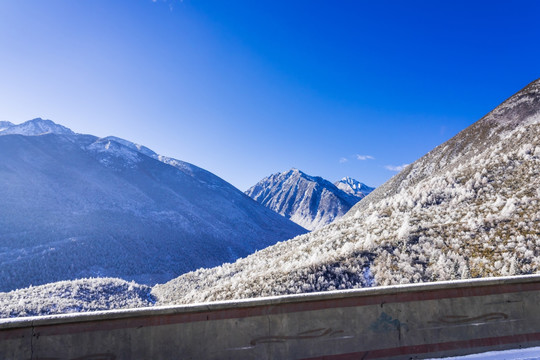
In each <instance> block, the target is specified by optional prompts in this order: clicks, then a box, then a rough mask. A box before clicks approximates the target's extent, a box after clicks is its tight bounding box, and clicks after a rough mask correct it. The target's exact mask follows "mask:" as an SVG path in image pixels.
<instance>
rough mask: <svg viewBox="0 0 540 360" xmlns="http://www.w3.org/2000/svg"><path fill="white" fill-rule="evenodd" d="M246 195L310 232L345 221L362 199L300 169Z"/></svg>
mask: <svg viewBox="0 0 540 360" xmlns="http://www.w3.org/2000/svg"><path fill="white" fill-rule="evenodd" d="M246 194H247V195H248V196H250V197H251V198H253V199H254V200H256V201H258V202H259V203H261V204H262V205H264V206H266V207H267V208H269V209H272V210H273V211H275V212H277V213H278V214H280V215H283V216H285V217H286V218H288V219H291V220H292V221H294V222H295V223H297V224H299V225H301V226H303V227H304V228H306V229H308V230H314V229H318V228H321V227H323V226H325V225H328V224H329V223H331V222H332V221H334V220H335V219H338V218H340V217H342V216H343V215H345V213H346V212H347V211H349V209H350V208H351V207H352V206H353V205H354V204H356V203H357V202H358V201H359V200H360V199H361V198H360V197H357V196H355V195H351V194H348V193H346V192H344V191H342V190H340V189H338V188H337V187H336V186H335V185H334V184H332V183H331V182H329V181H327V180H325V179H323V178H321V177H315V176H309V175H307V174H305V173H303V172H302V171H300V170H298V169H291V170H289V171H285V172H283V173H277V174H273V175H270V176H268V177H266V178H264V179H262V180H261V181H259V182H258V183H257V184H256V185H255V186H252V187H251V188H249V189H248V190H247V191H246Z"/></svg>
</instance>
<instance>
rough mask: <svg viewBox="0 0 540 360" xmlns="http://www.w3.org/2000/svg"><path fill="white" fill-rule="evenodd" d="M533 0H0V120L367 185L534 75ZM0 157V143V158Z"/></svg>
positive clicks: (539, 8)
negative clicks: (45, 122)
mask: <svg viewBox="0 0 540 360" xmlns="http://www.w3.org/2000/svg"><path fill="white" fill-rule="evenodd" d="M539 18H540V1H536V0H531V1H520V0H516V1H470V0H469V1H427V0H426V1H402V0H400V1H369V2H368V1H361V0H341V1H340V0H336V1H319V0H305V1H296V0H272V1H263V0H261V1H253V0H245V1H234V0H232V1H226V0H197V1H196V0H184V1H182V2H181V1H178V0H176V1H168V0H155V1H153V0H76V1H74V0H0V49H1V50H0V51H1V52H0V99H2V100H1V101H2V103H1V104H2V106H1V107H0V120H7V121H11V122H14V123H20V122H23V121H26V120H29V119H32V118H35V117H42V118H48V119H51V120H53V121H55V122H57V123H60V124H62V125H65V126H67V127H69V128H71V129H72V130H74V131H76V132H81V133H89V134H93V135H97V136H107V135H115V136H119V137H122V138H125V139H128V140H131V141H134V142H137V143H140V144H143V145H145V146H148V147H149V148H151V149H153V150H154V151H156V152H158V153H160V154H163V155H167V156H171V157H175V158H178V159H180V160H184V161H188V162H191V163H193V164H195V165H198V166H200V167H203V168H205V169H207V170H209V171H211V172H213V173H215V174H216V175H218V176H220V177H222V178H224V179H225V180H227V181H229V182H231V183H232V184H233V185H235V186H237V187H238V188H239V189H241V190H246V189H247V188H248V187H250V186H251V185H253V184H255V183H256V182H257V181H258V180H260V179H261V178H263V177H265V176H267V175H269V174H271V173H275V172H281V171H285V170H288V169H289V168H291V167H296V168H299V169H301V170H303V171H304V172H307V173H308V174H311V175H319V176H323V177H324V178H327V179H328V180H331V181H335V180H338V179H340V178H342V177H344V176H351V177H354V178H356V179H358V180H360V181H362V182H364V183H366V184H368V185H371V186H378V185H381V184H382V183H383V182H384V181H386V180H387V179H389V178H390V177H391V176H392V175H394V174H395V171H396V170H398V169H399V166H400V165H402V164H406V163H410V162H412V161H414V160H416V159H417V158H419V157H420V156H422V155H423V154H425V153H426V152H428V151H429V150H431V149H432V148H433V147H435V146H437V145H438V144H440V143H442V142H444V141H446V140H447V139H449V138H450V137H452V136H453V135H455V134H456V133H457V132H459V131H460V130H462V129H464V128H465V127H467V126H468V125H470V124H472V123H473V122H475V121H476V120H478V119H479V118H481V117H482V116H483V115H485V114H486V113H487V112H489V111H490V110H492V109H493V108H494V107H495V106H497V105H498V104H499V103H500V102H502V101H503V100H504V99H506V98H507V97H509V96H510V95H512V94H513V93H515V92H516V91H518V90H520V89H521V88H523V87H524V86H526V85H527V84H528V83H529V82H531V81H533V80H535V79H536V78H538V77H540V71H539V69H540V46H539V44H540V27H539V26H538V19H539ZM0 156H1V154H0Z"/></svg>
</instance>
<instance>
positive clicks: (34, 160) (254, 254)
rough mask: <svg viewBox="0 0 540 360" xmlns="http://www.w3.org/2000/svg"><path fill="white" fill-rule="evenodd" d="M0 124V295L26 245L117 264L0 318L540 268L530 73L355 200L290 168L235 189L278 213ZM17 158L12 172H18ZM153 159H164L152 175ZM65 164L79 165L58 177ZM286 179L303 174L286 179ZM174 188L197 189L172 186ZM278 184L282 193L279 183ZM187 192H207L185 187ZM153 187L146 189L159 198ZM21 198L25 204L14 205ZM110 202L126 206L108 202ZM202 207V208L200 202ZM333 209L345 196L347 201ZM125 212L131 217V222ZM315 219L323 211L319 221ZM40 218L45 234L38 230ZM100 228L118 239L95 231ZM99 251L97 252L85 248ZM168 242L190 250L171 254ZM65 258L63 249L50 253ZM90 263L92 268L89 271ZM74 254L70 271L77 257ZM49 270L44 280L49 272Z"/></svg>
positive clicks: (209, 179)
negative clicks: (134, 277)
mask: <svg viewBox="0 0 540 360" xmlns="http://www.w3.org/2000/svg"><path fill="white" fill-rule="evenodd" d="M36 123H37V122H36ZM47 124H48V126H51V127H53V124H50V123H47ZM25 126H27V127H30V126H31V125H25ZM32 126H34V125H32ZM36 126H37V125H36ZM43 126H44V125H43ZM54 126H57V125H56V124H54ZM1 127H3V128H4V129H5V130H2V131H1V132H0V134H2V133H4V134H5V136H0V147H1V148H0V150H1V152H0V153H1V154H3V155H2V163H0V171H1V172H2V179H6V180H4V182H3V183H2V185H0V191H1V193H0V195H1V197H2V199H6V200H5V202H4V203H3V205H2V206H3V208H2V217H1V219H2V220H1V221H2V222H3V223H2V224H0V225H1V228H2V229H7V228H10V229H13V230H12V231H10V232H5V233H3V234H2V236H1V237H0V239H1V241H2V243H1V245H0V246H1V248H0V249H1V252H0V261H1V268H0V269H1V274H0V275H1V276H2V284H9V285H6V286H4V288H3V290H4V291H7V290H12V289H14V288H16V287H19V286H20V285H18V284H19V283H17V282H16V281H13V280H10V279H11V278H12V277H13V278H16V277H17V276H20V274H21V273H23V272H24V271H27V270H26V269H28V268H31V267H32V266H34V265H35V264H36V262H35V260H30V259H31V257H30V256H37V259H53V258H54V259H55V260H54V261H50V263H47V264H44V265H43V267H42V269H43V271H48V272H51V273H52V274H62V273H65V272H66V271H68V270H69V269H70V268H71V266H73V268H74V270H73V272H72V274H73V276H74V277H78V276H81V277H85V276H96V275H100V273H99V271H102V272H105V270H110V269H109V268H108V267H105V265H104V264H105V263H104V262H103V263H101V262H99V261H101V260H100V259H101V257H104V259H109V258H112V257H115V258H116V259H118V262H119V263H121V264H123V265H122V267H121V268H120V269H119V271H118V272H117V273H116V274H112V275H105V276H113V277H114V278H110V277H109V278H92V279H83V280H69V281H62V282H54V283H49V284H45V282H47V281H46V280H45V279H46V278H45V277H42V278H40V279H42V280H41V283H42V284H43V285H40V286H34V287H32V288H25V289H20V290H14V291H9V292H4V293H0V303H1V304H2V306H0V308H1V309H2V316H3V317H11V316H26V315H42V314H51V313H61V312H70V311H91V310H101V309H111V308H124V307H138V306H149V305H156V304H157V305H172V304H188V303H194V302H208V301H217V300H229V299H241V298H251V297H259V296H270V295H286V294H297V293H306V292H315V291H327V290H335V289H352V288H360V287H368V286H380V285H391V284H403V283H417V282H429V281H439V280H452V279H466V278H472V277H490V276H500V275H522V274H531V273H537V272H538V271H539V270H540V236H539V234H540V190H539V189H540V176H539V175H540V80H536V81H534V82H532V83H531V84H529V85H528V86H526V87H525V88H524V89H522V90H521V91H519V92H518V93H516V94H515V95H513V96H511V97H510V98H509V99H507V100H506V101H505V102H503V103H502V104H501V105H500V106H498V107H497V108H495V109H494V110H492V111H491V112H489V113H488V114H487V115H486V116H484V117H483V118H482V119H480V120H478V121H477V122H475V123H474V124H472V125H471V126H470V127H468V128H466V129H464V130H463V131H462V132H460V133H459V134H458V135H456V136H455V137H453V138H452V139H450V140H449V141H447V142H445V143H443V144H441V145H439V146H438V147H436V148H435V149H433V150H432V151H430V152H429V153H427V154H426V155H425V156H423V157H421V158H420V159H418V160H417V161H415V162H414V163H412V164H410V165H409V166H407V167H406V168H405V169H404V170H403V171H402V172H400V173H399V174H397V175H396V176H394V177H393V178H392V179H390V180H389V181H388V182H386V183H385V184H383V185H382V186H380V187H378V188H377V189H375V190H373V191H371V192H370V193H369V194H368V195H367V196H365V197H362V199H359V200H357V201H353V199H352V197H353V196H355V195H354V194H351V193H347V192H345V191H343V190H340V186H341V185H340V184H338V185H337V186H336V185H335V184H331V183H329V184H327V182H325V180H323V179H320V178H316V177H312V176H309V175H306V174H304V173H302V172H301V171H299V170H296V169H293V170H291V171H289V172H285V173H280V174H274V175H271V176H270V177H269V178H267V179H264V180H263V181H262V182H260V183H259V184H257V185H255V186H254V187H253V188H251V189H250V190H249V191H248V194H249V196H251V197H253V198H254V199H256V200H257V201H259V202H260V203H261V204H265V205H266V206H269V204H270V206H269V207H270V208H272V207H274V210H275V211H277V212H280V213H283V214H282V215H283V216H282V215H279V214H276V213H275V212H273V211H271V210H270V209H268V208H266V207H265V206H263V205H261V204H259V203H257V202H256V201H253V200H252V199H250V198H249V197H248V196H247V195H245V194H242V193H240V192H239V191H237V190H236V189H234V188H233V187H232V186H230V185H228V184H226V183H224V182H222V181H220V180H221V179H219V178H217V177H215V176H213V175H212V174H210V173H208V172H205V170H202V169H200V168H197V167H195V166H193V165H190V164H187V163H182V162H180V161H178V160H173V159H167V158H162V157H160V156H158V155H155V154H153V153H152V152H151V151H150V150H148V149H146V148H143V147H138V146H137V145H135V144H131V143H122V141H117V140H114V139H107V138H105V139H97V138H95V137H91V136H87V135H76V134H69V133H66V134H44V135H39V136H33V137H32V136H26V135H22V134H20V133H19V134H17V132H16V131H15V130H10V129H13V128H14V127H16V126H15V125H12V124H9V123H7V124H5V123H2V126H1ZM5 131H7V132H10V134H9V135H8V134H7V133H5ZM25 131H26V130H25ZM59 131H60V130H58V132H59ZM62 131H67V130H62ZM21 132H22V130H21ZM51 132H52V131H51ZM51 149H54V150H51ZM4 154H7V155H4ZM61 156H68V160H69V161H68V163H69V166H68V165H66V164H65V163H61V164H60V163H58V159H59V157H61ZM126 159H127V160H126ZM20 163H22V164H23V165H24V166H23V169H24V171H22V170H21V171H22V172H21V173H17V171H16V170H17V169H16V168H17V166H19V165H18V164H20ZM81 164H84V169H88V168H89V169H92V170H91V171H92V178H91V179H92V181H87V180H85V179H88V175H87V174H86V173H84V174H83V173H82V168H81V167H77V166H79V165H81ZM171 164H176V165H171ZM164 165H167V166H168V167H167V170H163V169H164V168H162V166H164ZM81 166H82V165H81ZM51 167H54V171H50V169H51ZM73 168H76V169H78V170H77V171H75V172H73V171H72V169H73ZM36 174H39V177H36V176H38V175H36ZM141 174H144V176H143V175H141ZM138 175H140V176H142V178H139V177H137V176H138ZM132 179H135V180H132ZM178 179H182V181H180V180H178ZM290 179H296V184H303V185H302V186H300V185H298V186H297V185H294V182H293V181H292V180H290ZM150 180H152V181H150ZM299 180H301V181H299ZM85 181H86V182H85ZM154 181H155V182H154ZM287 181H290V186H289V183H287ZM96 183H97V184H100V185H99V186H96V185H95V184H96ZM13 184H19V185H17V186H14V185H13ZM21 184H22V185H21ZM112 184H119V185H120V186H122V187H126V189H127V191H128V193H127V194H128V195H125V197H124V195H122V196H121V197H120V195H118V194H114V193H113V192H110V191H108V190H107V189H108V186H112ZM185 184H187V185H185ZM264 184H273V185H272V186H266V185H264ZM274 185H275V186H274ZM323 185H324V186H323ZM186 186H187V188H189V189H193V190H195V189H196V190H197V191H189V192H183V191H184V190H183V189H185V187H186ZM278 188H281V189H282V190H283V189H285V191H282V193H280V192H279V191H277V190H276V189H278ZM323 188H324V190H323ZM63 189H68V191H67V192H63V191H64V190H63ZM83 189H89V190H88V192H87V196H86V197H85V198H81V197H80V196H79V195H78V194H79V191H83ZM202 189H204V191H208V195H200V196H199V192H200V191H202ZM286 189H289V191H287V190H286ZM318 189H319V190H320V191H319V190H318ZM328 189H332V190H331V191H330V190H328ZM335 189H338V190H340V191H342V192H343V193H344V194H346V195H348V196H350V197H347V196H344V195H343V194H342V193H340V192H337V191H335ZM154 190H156V191H157V190H159V191H158V192H157V194H159V195H155V194H156V193H155V192H154ZM293 190H294V191H293ZM302 192H303V193H310V194H312V195H313V196H312V199H316V200H314V201H313V202H310V201H307V202H306V203H305V204H303V203H302V200H301V199H300V200H299V198H298V194H301V193H302ZM175 194H176V195H175ZM205 194H206V193H205ZM283 194H287V195H283ZM172 195H174V196H172ZM23 196H27V198H28V199H35V201H34V200H33V201H30V200H29V201H26V202H21V203H19V202H20V199H21V197H23ZM331 196H335V197H341V199H342V201H343V202H342V205H340V206H341V207H340V206H336V207H335V209H337V210H332V211H330V210H329V207H324V209H325V211H324V215H325V216H326V218H325V216H323V212H322V211H320V212H318V211H312V212H310V210H313V209H316V207H314V206H311V204H313V203H316V202H319V203H320V204H326V203H327V202H328V200H327V199H329V198H330V197H331ZM230 198H234V199H236V200H237V201H236V205H235V206H234V207H233V206H232V205H231V204H230V203H229V202H228V200H229V199H230ZM45 199H48V201H50V202H51V203H48V202H45ZM51 199H52V200H51ZM216 199H219V201H218V203H219V204H220V207H219V209H220V210H219V211H216V212H213V211H210V210H209V209H208V204H210V203H214V202H215V201H216ZM83 200H84V201H83ZM120 201H122V204H123V203H124V202H125V203H127V204H129V206H121V207H120V206H119V205H118V204H119V203H120ZM43 202H45V203H43ZM201 203H202V204H206V206H202V207H201ZM36 204H37V205H36ZM66 204H68V205H66ZM291 204H292V205H291ZM45 205H46V206H45ZM345 205H347V206H349V205H350V209H348V211H347V210H345V209H346V206H345ZM180 207H181V208H186V209H191V210H192V211H191V212H190V214H191V215H190V216H187V215H186V216H184V215H181V214H178V213H177V212H175V210H174V209H177V208H180ZM317 209H318V208H317ZM340 209H341V210H340ZM65 210H69V211H68V214H69V216H68V217H67V218H64V217H63V216H62V214H63V213H62V211H65ZM289 210H291V211H289ZM292 210H295V211H292ZM340 211H341V212H340ZM201 213H202V215H201ZM253 214H257V215H256V216H254V215H253ZM296 214H299V215H296ZM93 216H95V218H96V219H98V223H100V224H102V225H103V227H104V229H103V232H101V233H100V236H98V237H92V235H91V233H90V232H85V231H86V230H85V228H84V227H83V228H81V229H79V226H80V225H81V224H82V225H88V224H89V219H91V218H92V217H93ZM131 217H134V218H136V219H137V221H134V222H130V221H129V219H131ZM287 217H289V218H290V219H291V220H296V221H298V223H301V221H305V220H306V219H308V220H310V221H309V222H308V221H306V222H304V223H303V224H304V226H305V227H306V228H309V227H311V228H313V229H314V230H313V231H311V232H306V230H305V229H304V228H302V227H300V226H299V225H297V224H294V223H293V222H292V221H290V220H288V219H287ZM332 217H333V218H332ZM330 218H332V219H331V222H329V223H328V224H324V222H325V221H326V219H330ZM110 219H115V220H111V222H109V220H110ZM216 219H218V220H219V224H220V225H219V226H217V225H215V224H216V222H215V220H216ZM302 219H304V220H302ZM193 221H194V222H195V223H196V224H198V226H197V227H196V228H197V231H196V232H194V230H190V229H192V228H191V227H190V224H192V223H193ZM74 224H76V225H77V226H75V225H74ZM137 224H138V225H137ZM156 224H159V226H157V225H156ZM48 225H50V226H51V228H50V230H48V231H45V232H42V231H41V230H37V229H46V228H47V226H48ZM28 229H30V230H28ZM164 229H165V230H164ZM179 229H182V231H183V233H182V234H185V235H182V236H181V237H178V238H175V239H176V240H175V241H168V242H166V243H165V244H160V243H158V242H157V241H158V240H159V239H162V238H163V236H161V235H160V236H156V237H155V238H152V239H153V240H151V241H149V240H148V239H150V236H151V234H152V233H154V232H158V231H161V232H163V231H171V232H173V233H174V232H176V231H178V230H179ZM113 230H115V231H117V232H118V233H119V234H121V235H122V236H124V237H120V236H119V237H118V238H114V237H112V236H110V235H109V234H110V233H111V232H112V231H113ZM42 233H43V234H42ZM58 233H61V234H63V237H62V239H58V238H55V237H54V234H58ZM203 234H204V235H205V236H206V235H208V237H209V238H210V239H213V240H215V241H214V242H212V244H211V245H210V241H206V240H205V241H203V242H202V243H203V244H206V245H208V247H207V248H204V250H201V248H200V247H199V245H200V244H198V243H196V242H195V240H194V239H195V237H194V236H195V235H197V236H199V235H200V236H202V235H203ZM239 234H242V235H239ZM259 234H264V236H263V235H259ZM38 235H43V236H42V237H41V238H40V237H39V236H38ZM201 238H202V237H199V239H201ZM40 239H46V240H45V241H44V240H40ZM73 239H74V240H73ZM122 239H129V240H128V241H125V242H124V241H123V240H122ZM178 239H180V240H178ZM262 240H264V241H262ZM81 243H82V244H86V245H85V247H82V249H84V250H77V249H81V248H79V247H78V244H81ZM179 243H180V244H181V245H178V244H179ZM92 244H98V245H96V246H93V245H92ZM216 244H217V245H216ZM245 244H248V245H249V246H247V245H246V246H244V245H245ZM106 246H109V247H106ZM216 246H218V247H219V248H218V250H216ZM104 247H106V248H105V249H106V250H103V251H102V250H100V249H102V248H104ZM163 247H165V249H166V251H163ZM53 248H54V249H59V250H62V251H63V255H59V256H57V257H54V256H52V255H50V254H53V253H54V252H55V251H58V250H54V251H53V250H51V249H53ZM181 250H184V251H185V253H188V254H190V255H194V259H193V260H185V261H179V260H173V259H172V258H170V255H171V254H172V253H174V252H175V251H181ZM122 251H123V253H122ZM108 252H110V253H108ZM208 252H210V253H209V254H208ZM70 253H73V254H70ZM222 253H228V254H230V257H229V259H228V260H227V259H226V260H223V262H225V263H220V264H218V261H220V260H219V259H218V256H217V254H222ZM118 254H129V255H126V256H125V257H124V255H118ZM39 256H42V257H41V258H40V257H39ZM85 256H88V257H89V258H90V259H91V260H86V258H85ZM131 256H134V257H135V259H134V260H131ZM167 256H169V257H167ZM66 257H67V259H69V260H68V261H67V262H64V260H65V258H66ZM238 257H240V258H238ZM200 258H203V259H204V261H200ZM237 258H238V259H237ZM96 261H98V264H100V265H98V267H97V268H95V267H94V266H95V262H96ZM79 263H83V264H84V266H81V267H78V264H79ZM186 263H187V264H189V266H187V265H186ZM148 264H150V265H148ZM153 264H156V265H153ZM107 266H109V265H107ZM202 267H204V268H202ZM179 268H181V269H182V270H175V271H176V274H178V273H179V272H182V274H180V276H176V274H174V275H173V276H170V277H169V279H168V280H167V281H162V282H161V283H159V284H157V285H154V286H147V285H140V284H139V283H138V282H136V281H133V282H129V281H126V280H125V279H124V280H120V279H117V278H118V277H122V276H121V275H125V274H135V273H136V272H137V271H138V270H137V269H142V270H140V274H139V275H140V276H141V277H142V278H144V276H146V275H148V274H149V273H151V272H152V271H153V270H154V269H160V271H163V272H167V271H173V270H172V269H179ZM34 269H37V267H34ZM51 269H54V270H51ZM93 269H94V270H93ZM96 269H97V270H96ZM18 271H19V272H18ZM92 271H94V272H92ZM117 274H118V275H117ZM55 276H57V275H55ZM36 277H37V278H39V270H35V272H32V274H31V275H30V278H31V279H34V278H36ZM57 278H58V276H57ZM50 279H52V280H51V281H49V282H52V281H55V280H54V276H53V277H50ZM36 284H37V283H36ZM36 284H34V285H36ZM147 284H150V285H153V284H151V283H149V282H147ZM44 299H48V301H45V300H44Z"/></svg>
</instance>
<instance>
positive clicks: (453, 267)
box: [153, 79, 540, 304]
mask: <svg viewBox="0 0 540 360" xmlns="http://www.w3.org/2000/svg"><path fill="white" fill-rule="evenodd" d="M539 189H540V79H539V80H536V81H534V82H533V83H531V84H529V85H528V86H527V87H525V88H524V89H523V90H521V91H519V92H518V93H517V94H515V95H514V96H512V97H510V98H509V99H508V100H506V101H505V102H503V103H502V104H501V105H500V106H498V107H497V108H496V109H495V110H493V111H491V112H490V113H489V114H487V115H486V116H485V117H483V118H482V119H480V120H479V121H477V122H476V123H474V124H473V125H471V126H470V127H468V128H467V129H465V130H463V131H462V132H460V133H459V134H458V135H456V136H455V137H454V138H452V139H450V140H449V141H447V142H445V143H444V144H442V145H440V146H438V147H437V148H435V149H434V150H432V151H431V152H429V153H428V154H427V155H425V156H424V157H422V158H420V159H419V160H417V161H416V162H414V163H413V164H411V165H409V166H407V167H406V168H405V169H404V170H403V171H402V172H401V173H399V174H398V175H396V176H394V177H393V178H392V179H391V180H389V181H388V182H387V183H385V184H384V185H383V186H381V187H379V188H377V189H376V190H374V191H373V192H372V193H371V194H370V195H369V196H367V197H366V198H365V199H364V200H362V201H360V202H359V203H357V204H356V205H355V206H354V207H353V208H352V209H351V210H350V211H349V212H348V213H347V214H346V215H345V216H344V217H343V218H341V219H340V220H337V221H335V222H334V223H332V224H330V225H328V226H326V227H324V228H322V229H319V230H317V231H313V232H311V233H309V234H306V235H302V236H298V237H296V238H295V239H291V240H289V241H286V242H282V243H279V244H276V245H274V246H271V247H269V248H267V249H264V250H262V251H259V252H257V253H256V254H253V255H251V256H248V257H247V258H244V259H240V260H238V261H236V262H235V263H233V264H225V265H223V266H221V267H218V268H213V269H201V270H198V271H195V272H192V273H188V274H185V275H183V276H181V277H179V278H177V279H174V280H172V281H170V282H169V283H167V284H164V285H159V286H156V287H155V288H154V290H153V293H154V294H155V295H156V296H157V297H158V299H159V303H161V304H172V303H189V302H199V301H213V300H222V299H231V298H246V297H257V296H268V295H279V294H291V293H301V292H312V291H323V290H332V289H348V288H357V287H364V286H376V285H389V284H399V283H412V282H426V281H436V280H451V279H459V278H469V277H488V276H499V275H519V274H529V273H536V272H538V271H540V237H539V234H540V190H539Z"/></svg>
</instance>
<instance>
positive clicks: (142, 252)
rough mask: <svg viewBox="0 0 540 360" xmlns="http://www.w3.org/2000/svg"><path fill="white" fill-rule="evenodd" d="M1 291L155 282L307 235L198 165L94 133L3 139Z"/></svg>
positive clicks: (0, 159) (0, 173)
mask: <svg viewBox="0 0 540 360" xmlns="http://www.w3.org/2000/svg"><path fill="white" fill-rule="evenodd" d="M0 153H1V154H2V156H0V198H1V199H2V201H1V202H0V284H1V285H0V290H2V291H6V290H11V289H15V288H18V287H24V286H28V285H30V284H33V285H38V284H44V283H48V282H53V281H58V280H66V279H74V278H79V277H88V276H114V277H121V278H124V279H128V280H132V279H135V280H137V281H139V282H143V283H149V284H154V283H155V282H158V281H166V280H167V279H171V278H173V277H175V276H178V275H180V274H182V273H184V272H187V271H190V270H194V269H196V268H199V267H208V266H216V265H219V264H221V263H223V262H230V261H234V260H235V259H237V258H238V257H241V256H246V255H248V254H250V253H252V252H253V251H255V250H257V249H261V248H264V247H266V246H269V245H272V244H274V243H276V242H277V241H280V240H285V239H288V238H291V237H294V236H295V235H298V234H300V233H303V232H305V230H304V229H302V228H301V227H299V226H297V225H296V224H294V223H292V222H290V221H288V220H287V219H284V218H283V217H281V216H279V215H277V214H275V213H273V212H272V211H270V210H268V209H266V208H264V207H263V206H261V205H259V204H258V203H256V202H255V201H253V200H252V199H250V198H249V197H248V196H246V195H244V194H243V193H242V192H240V191H239V190H237V189H236V188H234V187H233V186H232V185H230V184H228V183H226V182H225V181H223V180H221V179H219V178H218V177H217V176H215V175H212V174H211V173H209V172H207V171H205V170H202V169H199V168H197V167H196V166H193V165H191V164H187V163H183V162H181V161H178V160H174V159H168V158H167V159H168V160H169V161H170V162H172V161H174V162H175V164H176V167H175V166H172V165H169V164H167V163H165V162H162V161H159V160H157V159H154V158H151V157H149V156H146V155H144V154H143V153H141V152H138V151H135V150H133V149H130V148H129V147H127V146H124V145H122V144H120V143H119V142H115V141H112V140H108V141H103V140H102V139H98V138H96V137H93V136H89V135H58V134H45V135H40V136H22V135H4V136H0Z"/></svg>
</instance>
